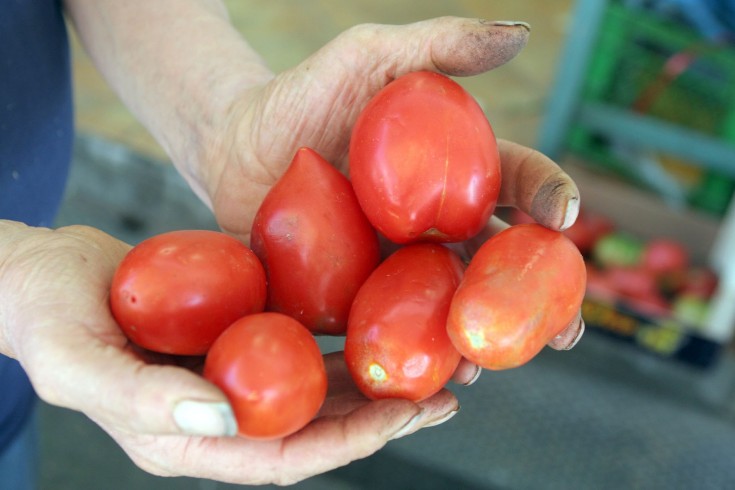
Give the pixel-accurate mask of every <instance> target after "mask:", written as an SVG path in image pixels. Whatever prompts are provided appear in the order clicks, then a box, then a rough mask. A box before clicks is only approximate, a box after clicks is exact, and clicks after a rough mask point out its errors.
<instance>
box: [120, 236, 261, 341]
mask: <svg viewBox="0 0 735 490" xmlns="http://www.w3.org/2000/svg"><path fill="white" fill-rule="evenodd" d="M265 300H266V277H265V270H264V269H263V265H262V264H261V263H260V261H259V260H258V258H257V257H256V256H255V254H254V253H253V252H252V251H251V250H250V249H249V248H248V247H247V246H246V245H245V244H243V243H241V242H240V241H238V240H237V239H235V238H233V237H231V236H229V235H226V234H224V233H221V232H218V231H210V230H179V231H171V232H165V233H161V234H159V235H155V236H153V237H150V238H147V239H146V240H143V241H142V242H140V243H139V244H137V245H136V246H135V247H133V248H132V249H131V250H130V252H128V254H127V255H126V256H125V257H124V258H123V260H122V261H121V262H120V264H119V265H118V268H117V270H116V271H115V275H114V277H113V279H112V284H111V286H110V309H111V311H112V314H113V316H114V317H115V320H116V321H117V323H118V325H119V326H120V328H121V329H122V331H123V332H124V333H125V334H126V335H127V336H128V338H129V339H130V340H131V341H132V342H134V343H135V344H137V345H139V346H140V347H143V348H145V349H149V350H152V351H156V352H163V353H166V354H178V355H202V354H205V353H206V352H207V350H208V349H209V346H210V345H211V344H212V342H214V340H215V339H216V338H217V337H218V336H219V334H220V333H222V331H224V330H225V329H226V328H227V327H228V326H229V325H230V324H231V323H232V322H234V321H235V320H237V319H238V318H240V317H242V316H245V315H248V314H251V313H257V312H260V311H262V310H263V308H264V307H265Z"/></svg>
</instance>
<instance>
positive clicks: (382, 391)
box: [345, 243, 464, 401]
mask: <svg viewBox="0 0 735 490" xmlns="http://www.w3.org/2000/svg"><path fill="white" fill-rule="evenodd" d="M463 269H464V265H463V264H462V261H461V260H460V259H459V257H458V256H457V255H456V254H455V253H454V252H452V251H450V250H448V249H447V248H445V247H443V246H442V245H438V244H430V243H425V244H415V245H408V246H406V247H404V248H401V249H399V250H398V251H397V252H395V253H393V254H392V255H391V256H389V257H388V258H387V259H386V260H385V261H384V262H383V263H382V264H380V265H379V266H378V268H377V269H375V271H374V272H373V273H372V274H371V275H370V277H369V278H368V280H367V281H365V284H363V286H362V287H361V288H360V291H359V292H358V293H357V297H356V298H355V302H354V304H353V306H352V310H351V311H350V320H349V326H348V328H347V336H346V338H345V360H346V362H347V367H348V368H349V370H350V373H351V374H352V378H353V379H354V381H355V384H356V385H357V387H358V388H359V389H360V391H362V392H363V393H364V394H365V395H366V396H367V397H369V398H372V399H376V398H389V397H399V398H407V399H409V400H413V401H419V400H423V399H424V398H427V397H429V396H431V395H433V394H434V393H436V392H437V391H439V390H440V389H441V388H442V387H443V386H444V385H445V384H446V382H447V381H448V380H449V378H450V377H451V376H452V374H453V373H454V371H455V369H456V368H457V365H458V364H459V361H460V358H461V356H460V354H459V352H457V350H456V349H455V348H454V346H453V345H452V343H451V341H450V340H449V337H448V335H447V331H446V319H447V312H448V311H449V303H450V301H451V299H452V295H453V294H454V291H455V289H456V288H457V285H458V284H459V281H460V278H461V277H462V271H463Z"/></svg>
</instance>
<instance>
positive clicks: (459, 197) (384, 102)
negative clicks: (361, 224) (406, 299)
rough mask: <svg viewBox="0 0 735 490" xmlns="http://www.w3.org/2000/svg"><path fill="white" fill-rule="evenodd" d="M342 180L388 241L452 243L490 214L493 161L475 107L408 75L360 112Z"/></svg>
mask: <svg viewBox="0 0 735 490" xmlns="http://www.w3.org/2000/svg"><path fill="white" fill-rule="evenodd" d="M350 178H351V180H352V184H353V186H354V187H355V193H356V194H357V198H358V199H359V201H360V204H361V205H362V208H363V209H364V210H365V214H366V215H367V217H368V219H370V222H371V223H373V225H374V226H375V227H376V228H377V229H378V231H380V232H381V233H383V234H384V235H385V236H386V237H387V238H388V239H390V240H392V241H394V242H396V243H409V242H414V241H441V242H459V241H463V240H466V239H468V238H470V237H472V236H474V235H476V234H477V233H478V232H479V231H480V230H481V229H482V228H483V227H484V226H485V224H486V223H487V221H488V219H489V218H490V215H491V214H492V212H493V210H494V209H495V204H496V201H497V199H498V193H499V191H500V157H499V155H498V149H497V145H496V142H495V136H494V134H493V130H492V128H491V127H490V124H489V123H488V121H487V119H486V118H485V115H484V113H483V112H482V109H481V108H480V107H479V105H478V104H477V103H476V102H475V100H474V99H473V98H472V96H471V95H470V94H468V93H467V92H466V91H465V90H464V89H463V88H462V87H461V86H460V85H459V84H457V83H456V82H454V81H453V80H451V79H450V78H448V77H445V76H443V75H440V74H437V73H431V72H425V71H422V72H414V73H409V74H407V75H404V76H402V77H400V78H398V79H396V80H395V81H393V82H391V83H389V84H388V85H386V86H385V87H384V88H383V89H382V90H381V91H380V92H378V93H377V94H376V95H375V96H374V97H373V98H372V99H371V100H370V102H369V103H368V104H367V106H366V107H365V108H364V109H363V111H362V112H361V113H360V116H359V117H358V119H357V122H356V123H355V126H354V128H353V131H352V138H351V140H350Z"/></svg>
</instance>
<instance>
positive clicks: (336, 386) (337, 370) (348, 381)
mask: <svg viewBox="0 0 735 490" xmlns="http://www.w3.org/2000/svg"><path fill="white" fill-rule="evenodd" d="M324 367H325V368H326V370H327V386H328V388H327V398H326V399H325V400H324V403H323V404H322V407H321V409H320V410H319V414H318V417H329V416H335V415H345V414H348V413H350V412H352V411H354V410H356V409H357V408H359V407H362V406H364V405H366V404H368V403H369V402H370V400H369V399H368V398H367V397H366V396H365V395H363V394H362V393H361V392H360V390H358V389H357V386H356V385H355V383H354V382H353V381H352V376H351V375H350V372H349V370H348V369H347V365H346V364H345V361H344V353H343V352H332V353H329V354H326V355H325V356H324Z"/></svg>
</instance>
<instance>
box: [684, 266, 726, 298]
mask: <svg viewBox="0 0 735 490" xmlns="http://www.w3.org/2000/svg"><path fill="white" fill-rule="evenodd" d="M683 283H684V284H683V285H682V287H681V290H680V291H679V293H680V294H686V295H689V296H696V297H698V298H702V299H705V300H707V299H710V298H711V297H712V295H713V294H714V293H715V290H716V289H717V285H718V283H719V279H718V277H717V274H715V272H714V271H713V270H712V269H709V268H706V267H692V268H690V269H687V271H686V274H685V279H684V281H683Z"/></svg>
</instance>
